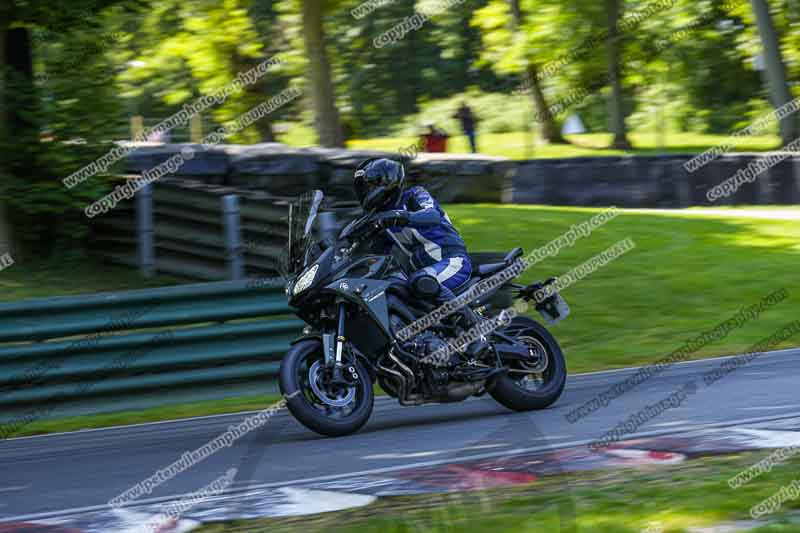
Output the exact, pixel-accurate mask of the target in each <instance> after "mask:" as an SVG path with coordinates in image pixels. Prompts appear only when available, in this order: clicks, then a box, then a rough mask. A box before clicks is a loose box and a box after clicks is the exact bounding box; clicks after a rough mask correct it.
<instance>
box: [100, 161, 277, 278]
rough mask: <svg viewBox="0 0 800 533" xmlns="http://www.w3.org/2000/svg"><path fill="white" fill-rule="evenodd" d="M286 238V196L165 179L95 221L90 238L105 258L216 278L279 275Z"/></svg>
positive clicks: (147, 269) (145, 269)
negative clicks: (283, 197)
mask: <svg viewBox="0 0 800 533" xmlns="http://www.w3.org/2000/svg"><path fill="white" fill-rule="evenodd" d="M135 177H136V176H127V177H126V178H128V179H130V178H135ZM288 235H289V202H288V201H287V200H284V199H280V198H274V197H271V196H270V195H268V194H265V193H262V192H258V191H246V190H241V189H235V188H231V187H224V186H220V185H213V184H206V183H202V182H198V181H193V180H186V179H177V178H162V179H160V180H158V181H157V182H155V183H154V184H152V185H150V186H148V187H145V188H144V189H142V190H140V191H139V192H137V193H136V198H135V201H125V202H122V203H120V204H119V205H118V206H117V207H116V208H115V209H114V210H112V211H110V212H109V213H106V214H104V215H102V216H99V217H97V218H96V219H93V220H92V238H91V240H92V244H93V246H92V250H94V252H95V253H96V254H97V255H99V256H100V257H101V258H102V259H105V260H108V261H112V262H115V263H121V264H125V265H129V266H138V267H140V268H141V269H142V271H143V273H145V274H147V275H149V274H151V273H153V272H160V273H164V274H171V275H175V276H178V277H182V278H188V279H196V280H202V281H216V280H224V279H242V278H243V277H267V276H276V275H277V274H278V273H279V272H280V271H281V264H282V262H283V261H284V260H285V257H284V256H285V253H286V249H287V239H288Z"/></svg>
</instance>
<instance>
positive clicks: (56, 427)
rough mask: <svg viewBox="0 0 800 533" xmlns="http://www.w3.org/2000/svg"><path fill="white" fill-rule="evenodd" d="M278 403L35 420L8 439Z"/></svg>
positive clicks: (212, 403)
mask: <svg viewBox="0 0 800 533" xmlns="http://www.w3.org/2000/svg"><path fill="white" fill-rule="evenodd" d="M279 399H280V395H278V394H273V395H262V396H249V397H243V398H226V399H223V400H207V401H202V402H194V403H186V404H177V405H166V406H164V407H153V408H151V409H143V410H141V411H120V412H117V413H108V414H97V415H85V416H76V417H69V418H61V419H56V420H38V421H36V422H32V423H30V424H28V425H26V426H24V427H22V428H20V429H19V430H18V431H16V432H14V433H13V434H12V435H9V437H11V438H15V437H26V436H29V435H45V434H48V433H63V432H65V431H77V430H80V429H97V428H106V427H113V426H125V425H130V424H143V423H146V422H159V421H161V420H176V419H179V418H190V417H195V416H208V415H218V414H226V413H237V412H241V411H258V410H262V409H266V408H268V407H269V406H271V405H273V404H274V403H275V402H277V401H278V400H279Z"/></svg>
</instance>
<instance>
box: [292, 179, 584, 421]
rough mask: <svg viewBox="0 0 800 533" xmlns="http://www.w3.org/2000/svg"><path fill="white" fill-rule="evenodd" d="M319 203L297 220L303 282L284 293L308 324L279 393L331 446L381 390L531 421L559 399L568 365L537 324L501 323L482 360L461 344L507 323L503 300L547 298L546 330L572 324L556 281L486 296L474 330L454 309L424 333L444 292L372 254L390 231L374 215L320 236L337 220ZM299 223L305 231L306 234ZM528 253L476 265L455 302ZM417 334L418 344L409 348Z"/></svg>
mask: <svg viewBox="0 0 800 533" xmlns="http://www.w3.org/2000/svg"><path fill="white" fill-rule="evenodd" d="M322 201H323V195H322V193H321V192H320V191H316V192H315V193H314V195H313V200H312V201H309V202H308V203H307V205H308V211H307V212H306V213H305V214H304V216H303V217H298V212H297V210H296V211H295V215H294V217H295V220H294V223H291V222H290V226H291V227H292V230H291V232H292V233H294V234H293V235H291V236H290V241H289V242H290V244H289V250H288V251H287V256H288V263H289V266H290V271H291V270H294V271H295V272H299V274H297V275H296V276H294V278H293V280H292V281H290V282H289V284H288V286H287V295H288V297H289V303H290V305H291V306H293V307H294V308H296V313H297V315H298V316H299V317H300V318H301V319H303V320H304V321H305V322H306V323H307V324H308V326H307V327H306V328H305V329H304V332H303V333H304V335H303V336H302V337H301V338H299V339H297V340H296V341H294V342H293V343H292V347H291V349H290V350H289V351H288V353H287V354H286V355H285V357H284V358H283V360H282V362H281V367H280V389H281V392H282V393H283V395H284V396H285V397H287V398H289V399H288V402H287V406H288V408H289V410H290V411H291V413H292V414H293V415H294V416H295V417H296V418H297V419H298V420H299V421H300V422H302V423H303V424H304V425H305V426H306V427H308V428H310V429H311V430H313V431H316V432H317V433H321V434H323V435H329V436H339V435H347V434H349V433H353V432H356V431H358V430H359V429H360V428H361V426H363V425H364V424H365V423H366V422H367V420H368V419H369V417H370V414H371V413H372V407H373V402H374V389H373V385H374V384H375V383H377V384H379V385H380V387H381V388H382V389H383V390H384V391H385V392H386V393H387V394H389V395H390V396H392V397H395V398H397V400H398V401H399V402H400V404H402V405H420V404H423V403H431V402H456V401H462V400H465V399H467V398H468V397H470V396H481V395H483V394H485V393H487V392H488V393H489V394H490V395H491V396H492V397H493V398H494V399H495V400H497V401H498V402H499V403H501V404H502V405H504V406H506V407H508V408H510V409H513V410H517V411H529V410H534V409H544V408H545V407H547V406H549V405H550V404H552V403H553V402H555V401H556V400H557V399H558V398H559V396H560V395H561V393H562V391H563V389H564V384H565V381H566V375H567V370H566V363H565V361H564V356H563V354H562V352H561V349H560V347H559V345H558V343H557V342H556V340H555V338H553V336H552V335H551V334H550V333H549V332H548V331H547V329H545V328H544V326H542V325H541V324H539V323H538V322H536V321H534V320H532V319H530V318H528V317H524V316H515V317H514V318H513V319H512V320H510V321H506V322H503V321H498V323H501V324H503V325H502V326H501V327H498V328H497V329H494V330H493V331H487V333H486V335H485V336H484V337H482V339H481V340H480V341H479V342H480V343H481V344H480V346H482V349H480V351H479V352H478V353H472V351H470V350H467V349H464V348H463V346H460V345H459V342H458V341H459V339H463V338H464V337H463V336H464V335H465V333H467V332H468V331H469V330H472V331H476V328H479V327H480V325H481V322H480V321H490V320H492V319H497V318H498V317H500V318H502V315H500V313H503V310H502V309H501V308H500V307H501V306H502V305H503V304H504V303H505V304H507V303H509V302H502V300H503V298H502V294H503V291H505V293H506V294H508V295H510V299H512V298H513V299H517V300H522V301H534V302H535V299H534V293H536V291H537V290H539V289H542V288H546V289H548V290H547V291H539V293H538V294H540V295H541V294H543V293H544V294H547V295H548V297H547V298H546V299H545V300H544V301H540V302H535V307H536V309H537V310H538V311H539V312H540V313H541V314H542V316H543V317H544V318H545V320H546V321H547V322H549V323H555V322H557V321H559V320H561V319H563V318H564V317H565V316H566V315H567V314H568V313H569V308H568V307H567V306H566V303H565V302H564V301H563V299H562V298H561V296H560V295H559V294H558V293H557V292H555V291H553V290H551V289H552V287H549V286H548V284H549V283H552V282H553V281H554V280H553V279H550V280H548V281H547V282H544V283H534V284H532V285H529V286H522V285H518V284H514V283H511V282H510V281H509V282H507V283H505V284H503V286H501V287H498V288H496V289H494V290H493V291H489V292H488V293H486V294H482V295H481V296H480V297H479V298H477V299H476V300H475V301H473V302H471V303H470V304H469V305H470V307H471V309H473V310H474V312H473V313H472V314H471V315H469V316H471V317H472V322H470V321H469V320H468V315H467V313H465V312H463V311H455V312H451V313H450V314H448V315H447V316H446V317H444V318H442V319H441V320H440V321H437V322H436V323H434V324H432V325H430V326H429V327H428V328H427V329H425V330H424V331H416V330H415V329H414V328H409V329H406V328H408V327H409V326H410V325H411V324H414V323H415V322H416V321H418V320H419V319H421V318H424V317H426V316H430V313H432V312H435V311H436V310H437V308H438V307H439V306H438V305H437V304H436V303H435V298H432V296H435V293H429V292H427V291H428V290H429V287H425V286H424V285H425V284H424V283H422V284H421V285H423V286H419V287H413V286H409V283H408V282H407V279H408V274H409V273H410V272H409V270H410V268H409V266H408V265H406V264H404V262H403V260H402V258H399V257H395V256H392V255H385V254H383V253H376V252H375V250H374V249H373V247H374V241H375V240H376V239H375V237H376V236H377V235H378V233H379V232H381V231H385V230H383V229H381V228H382V226H381V225H380V224H379V223H378V222H377V220H378V217H379V216H380V215H379V214H375V213H367V214H365V215H363V216H360V217H357V218H356V219H354V220H353V221H352V222H350V223H349V224H347V225H346V226H345V227H344V228H343V229H341V231H333V233H331V232H330V231H327V232H326V231H325V230H324V228H322V230H320V227H321V226H325V224H324V223H322V222H324V221H328V220H330V213H320V206H321V204H322ZM299 218H304V221H303V223H302V224H301V225H300V226H299V230H297V229H295V228H297V227H298V224H297V221H298V219H299ZM329 226H330V225H329ZM325 233H328V235H327V236H326V235H325ZM521 255H522V249H520V248H516V249H514V250H512V251H511V252H510V253H509V254H508V255H507V256H506V257H505V258H504V259H503V261H501V262H498V263H493V264H482V265H480V266H477V267H475V268H474V271H473V275H472V278H471V279H470V280H469V281H468V282H466V283H464V285H463V286H462V287H459V288H458V289H457V290H456V291H455V292H456V294H462V293H464V291H467V290H469V289H470V288H471V287H473V286H474V285H475V284H477V283H479V282H481V281H482V280H484V279H487V278H489V277H491V276H493V275H496V274H497V273H499V272H500V271H502V270H504V269H506V268H507V267H509V266H510V265H511V264H512V263H513V262H514V261H515V260H516V259H518V258H519V257H520V256H521ZM423 279H424V278H423ZM437 287H438V286H437ZM476 316H477V317H478V320H479V322H478V325H477V326H476V325H475V317H476ZM423 323H424V322H423ZM419 324H420V323H419V322H417V325H419ZM416 329H419V328H416ZM410 330H414V335H412V336H411V337H410V338H408V335H407V332H408V331H410ZM400 332H403V333H400ZM398 333H400V334H398ZM401 339H405V340H401ZM461 344H464V343H463V342H462V343H461ZM454 346H456V347H458V349H460V350H461V351H460V352H457V356H458V357H457V362H456V363H452V362H451V361H447V362H446V363H443V362H441V361H440V360H438V359H437V358H435V357H433V356H434V355H436V354H442V353H449V352H454V351H457V349H456V348H453V347H454ZM473 346H474V345H473Z"/></svg>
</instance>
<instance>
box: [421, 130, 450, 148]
mask: <svg viewBox="0 0 800 533" xmlns="http://www.w3.org/2000/svg"><path fill="white" fill-rule="evenodd" d="M422 139H423V141H424V142H423V145H424V146H425V151H426V152H446V151H447V137H446V136H444V135H435V134H430V133H426V134H425V135H423V136H422Z"/></svg>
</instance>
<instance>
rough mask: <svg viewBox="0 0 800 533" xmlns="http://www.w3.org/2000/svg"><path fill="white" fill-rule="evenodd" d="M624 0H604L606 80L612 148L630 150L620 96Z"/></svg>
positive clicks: (623, 108)
mask: <svg viewBox="0 0 800 533" xmlns="http://www.w3.org/2000/svg"><path fill="white" fill-rule="evenodd" d="M623 3H624V0H606V16H607V17H608V39H607V40H606V46H607V49H608V80H609V83H610V84H611V95H610V98H609V101H608V103H609V119H610V121H609V122H610V128H611V131H612V133H613V134H614V140H613V141H612V142H611V147H612V148H617V149H620V150H630V149H631V143H630V142H629V141H628V135H627V130H626V128H625V107H624V102H623V98H622V81H621V76H622V75H621V70H622V69H621V52H620V49H621V46H622V45H621V42H622V35H621V33H620V31H619V20H620V12H621V11H622V9H623V6H622V5H621V4H623Z"/></svg>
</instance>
